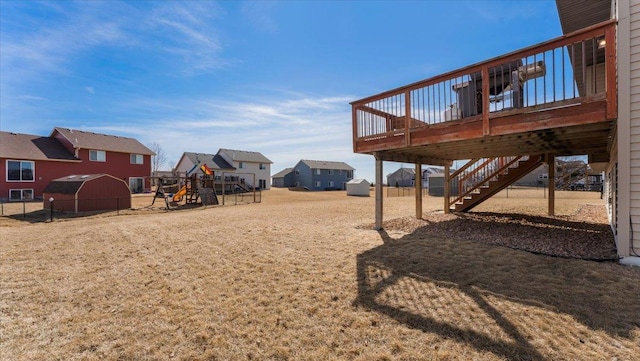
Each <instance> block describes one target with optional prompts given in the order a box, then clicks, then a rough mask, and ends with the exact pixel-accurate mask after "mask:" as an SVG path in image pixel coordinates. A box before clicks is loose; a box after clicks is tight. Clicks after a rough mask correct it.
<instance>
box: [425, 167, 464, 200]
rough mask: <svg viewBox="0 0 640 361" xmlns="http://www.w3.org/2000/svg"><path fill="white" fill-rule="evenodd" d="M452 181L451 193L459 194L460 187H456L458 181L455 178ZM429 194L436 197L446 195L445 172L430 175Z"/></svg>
mask: <svg viewBox="0 0 640 361" xmlns="http://www.w3.org/2000/svg"><path fill="white" fill-rule="evenodd" d="M450 182H451V183H449V184H450V186H449V193H450V194H451V195H452V196H457V195H458V187H456V182H455V180H453V179H452V180H451V181H450ZM429 195H430V196H434V197H443V196H444V173H437V174H431V175H429Z"/></svg>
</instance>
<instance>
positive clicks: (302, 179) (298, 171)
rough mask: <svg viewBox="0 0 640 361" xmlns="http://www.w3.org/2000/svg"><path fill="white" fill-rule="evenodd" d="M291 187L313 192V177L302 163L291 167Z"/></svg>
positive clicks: (307, 167) (309, 169)
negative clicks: (303, 188)
mask: <svg viewBox="0 0 640 361" xmlns="http://www.w3.org/2000/svg"><path fill="white" fill-rule="evenodd" d="M292 173H293V186H294V187H307V188H309V190H313V177H312V175H311V168H309V166H308V165H307V164H305V163H304V162H302V161H300V162H298V164H296V166H295V167H293V172H292Z"/></svg>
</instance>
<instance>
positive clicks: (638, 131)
mask: <svg viewBox="0 0 640 361" xmlns="http://www.w3.org/2000/svg"><path fill="white" fill-rule="evenodd" d="M630 5H631V8H630V14H629V15H630V30H631V39H630V40H631V41H630V45H631V49H630V55H631V64H630V65H631V67H630V70H631V79H630V80H631V107H630V108H631V109H630V110H631V117H630V118H631V119H630V128H631V134H630V135H631V144H630V145H631V157H630V158H631V159H630V161H631V169H630V202H629V206H630V209H629V215H630V216H631V229H632V230H633V232H632V239H631V242H633V244H632V246H633V248H635V250H636V252H637V251H638V250H640V0H631V1H630ZM622 120H623V119H620V120H619V121H622Z"/></svg>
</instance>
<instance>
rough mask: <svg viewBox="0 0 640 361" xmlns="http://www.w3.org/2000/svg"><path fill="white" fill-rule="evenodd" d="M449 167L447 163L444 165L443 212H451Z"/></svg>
mask: <svg viewBox="0 0 640 361" xmlns="http://www.w3.org/2000/svg"><path fill="white" fill-rule="evenodd" d="M450 177H451V169H450V168H449V164H448V163H447V164H445V165H444V214H449V213H451V210H450V209H449V208H450V207H451V205H450V204H449V200H450V198H449V193H451V189H450V185H451V179H450Z"/></svg>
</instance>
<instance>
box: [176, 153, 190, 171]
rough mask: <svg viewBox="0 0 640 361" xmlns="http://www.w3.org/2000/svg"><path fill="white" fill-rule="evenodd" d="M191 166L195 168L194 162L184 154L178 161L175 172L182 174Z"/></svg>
mask: <svg viewBox="0 0 640 361" xmlns="http://www.w3.org/2000/svg"><path fill="white" fill-rule="evenodd" d="M191 168H193V162H192V161H191V159H189V158H188V157H185V156H183V157H182V158H180V160H179V161H178V164H176V169H175V172H176V173H177V174H182V173H185V172H188V171H190V170H191Z"/></svg>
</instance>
